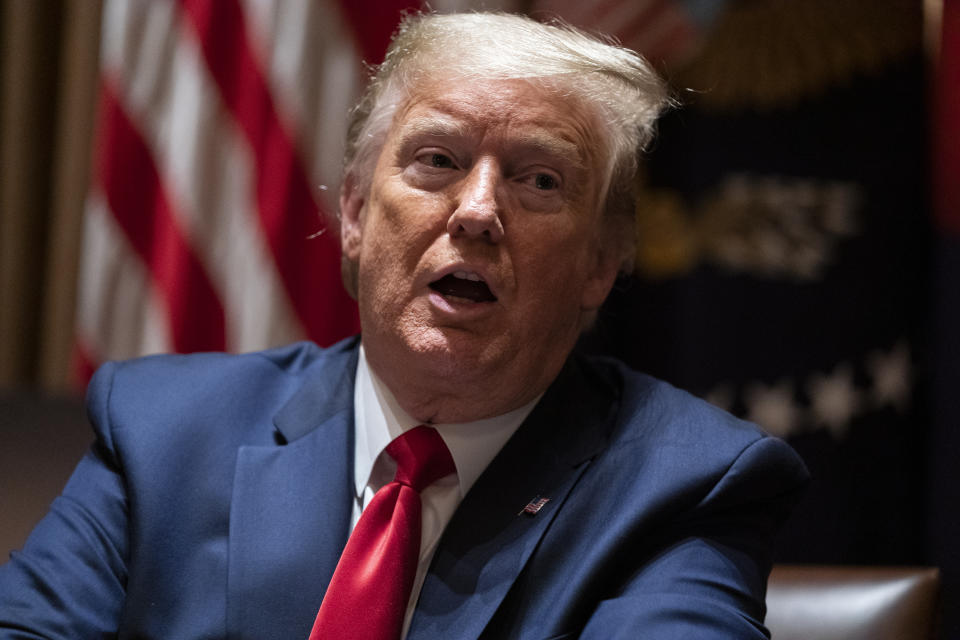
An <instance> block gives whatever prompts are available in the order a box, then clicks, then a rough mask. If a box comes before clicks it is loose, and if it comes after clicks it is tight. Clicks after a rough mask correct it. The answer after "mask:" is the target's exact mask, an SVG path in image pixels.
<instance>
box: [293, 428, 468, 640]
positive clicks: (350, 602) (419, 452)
mask: <svg viewBox="0 0 960 640" xmlns="http://www.w3.org/2000/svg"><path fill="white" fill-rule="evenodd" d="M387 453H388V454H389V455H390V457H391V458H393V459H394V460H396V461H397V474H396V475H395V476H394V478H393V482H390V483H388V484H386V485H384V486H383V487H381V488H380V490H379V491H377V493H376V494H374V496H373V499H372V500H370V504H369V505H367V508H366V509H364V510H363V514H362V515H361V516H360V520H358V521H357V526H356V527H354V529H353V533H352V534H350V539H349V540H347V546H346V548H345V549H344V550H343V554H342V555H341V556H340V562H339V563H337V569H336V571H334V572H333V578H332V579H331V580H330V586H329V587H327V593H326V595H324V597H323V603H322V604H321V605H320V612H319V613H318V614H317V620H316V622H314V623H313V631H311V632H310V639H309V640H348V639H351V638H357V639H358V640H359V639H363V640H387V639H390V640H397V639H398V638H400V633H401V632H402V630H403V619H404V616H405V614H406V611H407V602H408V601H409V600H410V589H411V588H412V587H413V579H414V577H415V576H416V574H417V564H418V562H419V557H420V506H421V505H420V492H421V491H422V490H423V489H425V488H426V487H428V486H430V485H431V484H433V483H434V482H436V481H437V480H439V479H440V478H442V477H444V476H446V475H449V474H451V473H454V472H456V467H455V466H454V464H453V458H451V457H450V451H449V450H447V445H445V444H444V442H443V439H442V438H441V437H440V434H439V433H437V431H436V430H435V429H433V428H432V427H428V426H426V425H420V426H419V427H415V428H413V429H411V430H410V431H407V432H406V433H404V434H403V435H401V436H399V437H398V438H397V439H395V440H394V441H393V442H391V443H390V444H389V445H387Z"/></svg>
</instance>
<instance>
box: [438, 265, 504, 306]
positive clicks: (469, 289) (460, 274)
mask: <svg viewBox="0 0 960 640" xmlns="http://www.w3.org/2000/svg"><path fill="white" fill-rule="evenodd" d="M430 288H431V289H433V290H434V291H436V292H437V293H439V294H440V295H442V296H443V297H445V298H446V297H454V298H462V299H464V300H469V301H471V302H496V301H497V297H496V296H495V295H493V292H492V291H490V287H488V286H487V283H486V282H484V281H483V279H481V278H480V276H478V275H477V274H475V273H473V272H468V271H457V272H455V273H451V274H448V275H445V276H443V277H442V278H440V279H439V280H436V281H434V282H431V283H430Z"/></svg>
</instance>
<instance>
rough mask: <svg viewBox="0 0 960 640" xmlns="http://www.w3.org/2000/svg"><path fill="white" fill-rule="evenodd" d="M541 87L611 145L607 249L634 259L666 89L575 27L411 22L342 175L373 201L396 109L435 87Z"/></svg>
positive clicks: (364, 112)
mask: <svg viewBox="0 0 960 640" xmlns="http://www.w3.org/2000/svg"><path fill="white" fill-rule="evenodd" d="M436 77H440V78H444V79H446V78H454V79H462V80H465V81H468V82H469V81H475V80H513V79H526V80H532V81H542V82H543V83H544V86H548V87H550V88H553V89H555V90H558V91H561V92H563V93H565V94H570V95H571V97H572V98H574V99H579V101H581V103H582V104H583V105H585V106H586V107H587V109H590V110H593V112H594V115H595V117H597V119H598V122H600V123H602V124H603V125H605V126H603V127H602V128H601V129H602V130H601V131H599V132H598V133H599V134H601V135H602V136H604V137H605V138H606V140H602V141H601V142H605V146H606V150H605V151H606V153H607V154H608V164H607V175H606V176H604V180H603V181H602V184H603V189H602V191H601V202H600V203H598V205H599V206H601V207H602V208H603V210H604V221H605V222H604V229H603V230H602V231H603V233H602V235H603V237H604V245H605V249H606V250H608V251H612V252H613V255H615V256H617V258H618V259H619V260H620V263H621V267H622V268H629V267H630V266H631V265H632V260H633V247H634V240H633V229H634V201H635V188H636V187H635V184H636V172H637V166H638V162H639V156H640V154H641V152H642V151H643V149H644V148H645V147H646V145H647V144H648V143H649V142H650V140H651V138H652V137H653V127H654V122H655V121H656V118H657V116H658V115H659V113H660V111H661V110H662V109H663V108H664V107H665V106H666V105H667V104H668V103H669V98H668V95H667V89H666V86H665V84H664V83H663V81H662V80H661V79H660V78H659V77H658V76H657V74H656V72H655V71H654V70H653V69H652V68H651V67H650V65H649V64H648V63H647V62H646V61H645V60H644V59H643V58H642V57H641V56H640V55H638V54H637V53H635V52H633V51H630V50H629V49H625V48H623V47H620V46H617V45H616V44H615V43H613V42H612V41H606V40H602V39H600V38H598V37H594V36H592V35H590V34H587V33H585V32H583V31H580V30H578V29H576V28H574V27H572V26H570V25H568V24H565V23H562V22H559V21H555V22H552V23H549V24H544V23H540V22H537V21H535V20H532V19H531V18H527V17H524V16H518V15H510V14H504V13H461V14H446V15H438V14H424V13H417V14H412V15H407V16H406V17H405V18H404V19H403V21H402V22H401V24H400V26H399V28H398V30H397V32H396V34H395V35H394V37H393V40H392V41H391V44H390V48H389V49H388V50H387V54H386V57H385V59H384V61H383V64H381V65H379V66H378V67H376V68H375V69H374V70H373V75H372V78H371V80H370V83H369V85H368V86H367V89H366V91H365V93H364V94H363V96H362V97H361V99H360V101H359V102H358V103H357V105H356V106H355V107H354V109H353V111H352V113H351V117H350V123H349V127H348V130H347V140H346V152H345V173H346V174H347V175H348V176H350V177H351V178H352V180H351V181H350V184H352V185H353V188H357V189H361V190H362V191H363V192H364V193H368V192H369V189H370V182H371V180H372V177H373V173H374V169H375V167H376V163H377V158H378V156H379V154H380V151H381V150H382V148H383V145H384V144H385V142H386V139H387V134H388V133H389V130H390V126H391V124H392V122H393V117H394V115H395V113H396V111H397V109H398V108H399V107H400V106H401V105H403V104H404V103H405V102H406V100H407V99H408V98H409V97H410V96H411V95H412V93H413V92H414V91H415V90H416V88H417V86H418V85H419V84H420V83H421V82H423V81H424V80H427V79H429V78H436Z"/></svg>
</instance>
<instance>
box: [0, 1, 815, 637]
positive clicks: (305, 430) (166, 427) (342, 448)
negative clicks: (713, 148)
mask: <svg viewBox="0 0 960 640" xmlns="http://www.w3.org/2000/svg"><path fill="white" fill-rule="evenodd" d="M665 95H666V94H665V90H664V88H663V86H662V83H661V82H660V81H659V79H657V77H656V75H655V74H654V73H653V72H652V71H651V70H650V69H649V67H648V66H647V65H646V63H645V62H643V61H642V60H641V59H640V58H639V57H637V56H635V55H634V54H632V53H630V52H627V51H625V50H622V49H619V48H616V47H613V46H610V45H607V44H604V43H601V42H599V41H597V40H595V39H593V38H590V37H587V36H585V35H582V34H580V33H578V32H575V31H573V30H569V29H566V28H561V27H554V26H543V25H538V24H536V23H534V22H532V21H530V20H527V19H525V18H519V17H512V16H504V15H482V14H476V15H454V16H414V17H411V18H408V19H407V20H406V21H405V22H404V25H403V26H402V28H401V30H400V31H399V33H398V35H397V36H396V37H395V39H394V41H393V43H392V45H391V49H390V51H389V52H388V55H387V58H386V61H385V62H384V64H383V66H382V67H381V68H380V69H379V70H378V72H377V74H376V76H375V78H374V79H373V82H372V84H371V87H370V89H369V90H368V92H367V94H366V95H365V96H364V98H363V99H362V101H361V103H360V105H359V106H358V107H357V110H356V112H355V113H354V118H353V121H352V123H351V127H350V132H349V135H348V153H347V162H346V170H345V178H344V182H343V187H342V191H341V207H340V209H341V211H340V212H341V225H340V228H341V239H342V248H343V257H344V273H345V281H346V283H347V286H348V288H350V289H351V291H352V292H353V293H354V294H355V296H356V298H357V300H358V303H359V309H360V316H361V323H362V328H363V329H362V340H361V339H352V340H348V341H346V342H344V343H341V344H338V345H336V346H334V347H332V348H331V349H328V350H322V349H318V348H316V347H315V346H313V345H310V344H299V345H293V346H291V347H287V348H283V349H277V350H273V351H268V352H264V353H259V354H248V355H242V356H227V355H212V354H206V355H194V356H161V357H156V358H147V359H142V360H136V361H131V362H127V363H119V364H116V363H114V364H109V365H107V366H105V367H104V368H103V369H101V370H100V371H99V372H98V374H97V375H96V377H95V379H94V380H93V382H92V383H91V386H90V390H89V398H88V400H89V407H90V415H91V419H92V421H93V423H94V427H95V429H96V431H97V436H98V439H97V441H96V443H95V445H94V447H93V449H92V451H91V453H90V454H89V455H88V456H87V457H86V458H85V459H84V460H83V461H82V462H81V463H80V466H79V467H78V469H77V471H76V473H75V474H74V477H73V478H72V479H71V481H70V483H69V484H68V486H67V487H66V489H65V490H64V494H63V496H62V497H61V498H59V499H58V500H57V501H56V502H55V503H54V505H53V507H52V509H51V513H50V515H49V516H47V518H46V519H45V520H44V521H43V522H42V523H41V524H40V525H39V526H38V527H37V529H36V531H35V532H34V534H33V535H32V536H31V538H30V540H29V541H28V543H27V545H26V546H25V548H24V550H23V552H21V553H19V554H14V555H13V556H12V560H11V562H10V563H9V564H8V565H6V566H5V567H4V568H3V569H2V570H0V629H6V631H0V638H13V637H51V638H93V637H97V638H99V637H105V636H113V635H114V634H117V635H119V636H120V637H146V638H214V637H231V638H234V637H236V638H307V637H308V635H309V637H310V638H321V637H328V638H342V637H356V638H372V637H391V638H399V637H404V636H405V637H406V638H408V639H409V640H415V639H419V638H477V637H484V638H547V637H554V638H561V637H564V638H565V637H571V638H572V637H585V638H604V639H606V638H636V637H650V638H715V637H716V638H752V637H757V638H760V637H765V636H766V631H765V630H764V628H763V626H762V620H763V615H764V604H763V598H764V590H765V583H766V576H767V573H768V571H769V568H770V547H771V539H772V536H773V534H774V532H775V530H776V528H777V526H778V525H779V523H780V522H781V521H782V519H783V518H784V517H785V514H786V512H787V511H788V510H789V508H790V506H791V504H792V502H793V500H794V499H795V496H796V493H797V491H798V488H799V487H800V486H801V485H802V483H803V481H804V479H805V472H804V470H803V467H802V464H801V463H800V462H799V460H798V459H797V458H796V456H795V455H794V454H793V453H792V451H790V449H789V448H788V447H787V446H786V445H785V444H783V443H782V442H780V441H779V440H776V439H773V438H769V437H766V436H765V435H764V434H763V433H762V432H760V431H759V430H758V429H756V428H755V427H753V426H751V425H748V424H746V423H743V422H740V421H738V420H736V419H734V418H732V417H731V416H728V415H726V414H724V413H722V412H721V411H719V410H716V409H714V408H712V407H710V406H708V405H706V404H705V403H702V402H700V401H698V400H696V399H694V398H692V397H690V396H688V395H686V394H684V393H683V392H680V391H678V390H676V389H673V388H671V387H669V386H668V385H665V384H663V383H660V382H657V381H655V380H653V379H651V378H649V377H646V376H643V375H641V374H638V373H635V372H632V371H629V370H627V369H625V368H624V367H623V366H621V365H620V364H618V363H617V362H614V361H608V360H591V359H586V358H581V357H577V356H571V355H570V354H571V352H572V350H573V346H574V343H575V342H576V340H577V337H578V335H579V334H580V332H581V331H582V330H583V329H584V328H585V327H587V326H588V325H589V324H590V322H591V320H592V318H593V316H594V315H595V313H596V311H597V309H598V307H599V306H600V304H601V303H602V302H603V300H604V298H605V297H606V295H607V293H608V292H609V290H610V288H611V286H612V284H613V281H614V278H615V276H616V273H617V271H618V268H620V267H621V266H622V265H624V264H626V263H628V262H629V254H630V247H631V246H632V227H631V222H632V216H633V204H632V197H631V195H630V194H631V191H632V185H633V183H634V179H635V178H634V176H635V172H636V162H637V154H638V152H639V150H641V149H642V147H643V146H644V145H645V144H646V143H647V142H648V140H649V138H650V132H651V129H652V125H653V121H654V119H655V117H656V114H657V112H658V111H659V110H660V109H661V108H662V107H663V105H664V103H665V102H666V97H665ZM413 433H416V434H427V435H424V436H423V437H424V438H428V439H434V440H431V441H432V442H435V441H437V440H439V441H441V442H442V444H440V445H437V446H438V447H439V448H440V449H442V452H443V453H442V455H444V456H446V453H445V452H449V457H445V458H444V459H445V460H446V462H444V463H443V464H442V465H440V466H441V467H443V470H442V471H440V472H438V473H436V474H434V475H435V476H437V477H436V478H434V477H431V478H430V479H429V480H428V481H426V482H423V483H420V484H422V485H424V486H419V485H418V482H416V481H413V480H409V481H408V480H406V479H404V480H401V476H404V474H406V475H411V474H410V473H407V472H406V471H403V469H404V468H405V467H404V465H405V464H406V462H405V461H404V455H405V454H403V451H402V450H400V449H402V447H401V448H400V449H398V445H396V444H395V443H398V442H406V438H407V437H408V435H409V434H413ZM401 434H404V435H403V436H402V437H401V438H398V439H397V440H394V438H397V437H398V436H400V435H401ZM437 434H439V439H436V438H435V437H436V435H437ZM417 437H419V436H417ZM391 441H393V442H391ZM404 446H405V445H404ZM431 446H433V445H431ZM417 455H419V454H417ZM413 457H416V456H413ZM447 463H450V465H451V466H449V467H446V466H443V465H445V464H447ZM419 473H420V472H419V471H417V472H415V473H413V474H412V475H418V474H419ZM395 474H396V477H395ZM391 478H395V482H393V483H391ZM390 487H393V488H394V489H395V491H393V494H391V495H392V497H391V498H390V500H394V501H395V502H396V504H397V505H400V504H401V503H403V504H404V505H406V506H404V507H403V509H400V508H399V506H398V507H394V506H392V505H393V503H392V502H391V506H390V507H389V509H387V511H388V513H387V516H386V519H387V520H386V522H388V524H384V523H383V522H379V523H377V522H374V520H375V518H376V517H379V516H375V515H371V514H372V513H374V512H376V513H378V514H379V513H380V511H379V510H380V509H381V507H382V505H383V500H384V498H383V496H384V495H386V494H387V493H388V492H389V491H388V490H390ZM411 487H412V488H411ZM398 496H400V497H398ZM408 499H409V500H410V502H403V501H404V500H408ZM404 509H411V510H412V511H409V512H406V513H407V515H408V517H407V518H406V520H405V521H404V523H403V525H402V526H401V525H397V524H396V522H397V520H391V519H390V518H395V517H397V514H398V513H400V512H402V511H404ZM410 513H412V514H414V515H413V516H410V515H409V514H410ZM401 515H402V514H401ZM371 523H373V524H371ZM354 525H355V527H354ZM381 525H382V527H381V529H376V527H377V526H381ZM371 527H374V529H371ZM406 527H410V528H411V529H410V530H411V531H412V530H416V535H415V536H414V537H413V538H411V537H410V535H413V534H410V535H407V529H406ZM400 529H402V531H400ZM351 530H352V531H353V533H352V534H351ZM371 530H375V531H376V533H374V534H370V533H369V531H371ZM384 531H387V532H386V533H384ZM398 531H399V532H398ZM394 535H397V536H399V537H400V539H402V544H400V546H404V545H407V546H409V544H410V540H411V539H412V540H413V543H412V548H411V549H412V550H411V549H408V550H407V553H408V556H409V555H411V554H412V557H406V559H405V560H403V561H402V562H401V561H399V560H398V561H397V562H396V563H394V561H393V556H392V555H391V554H392V553H393V551H383V548H386V547H390V548H391V549H392V548H393V547H392V546H391V545H393V544H394V542H393V540H394V538H392V537H391V536H394ZM371 536H372V538H371ZM378 536H379V537H378ZM348 539H349V542H348ZM371 539H374V540H376V541H378V542H376V544H374V545H373V547H375V548H371V545H370V544H369V542H370V540H371ZM378 545H379V546H378ZM345 546H346V550H345ZM338 563H339V565H340V566H339V567H338ZM401 565H402V567H401ZM398 567H401V568H398ZM395 571H400V572H401V573H402V574H403V577H402V578H398V577H396V576H395V574H394V573H391V572H395ZM328 586H329V589H328ZM358 594H359V595H358ZM318 611H319V613H318ZM381 625H385V626H381ZM384 628H387V629H388V630H387V631H383V629H384ZM311 629H313V633H312V634H311ZM374 629H377V631H374ZM27 630H29V631H27ZM30 634H34V635H30Z"/></svg>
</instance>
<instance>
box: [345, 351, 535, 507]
mask: <svg viewBox="0 0 960 640" xmlns="http://www.w3.org/2000/svg"><path fill="white" fill-rule="evenodd" d="M541 395H542V394H541ZM540 397H541V396H537V397H536V398H534V399H533V400H532V401H530V402H529V403H527V404H525V405H523V406H522V407H519V408H517V409H514V410H513V411H510V412H508V413H505V414H502V415H499V416H494V417H492V418H484V419H483V420H477V421H474V422H462V423H457V424H433V425H431V426H433V427H434V428H436V430H437V432H439V433H440V436H441V437H442V438H443V441H444V443H446V445H447V448H448V449H449V450H450V455H451V456H452V457H453V462H454V464H455V465H456V468H457V478H458V481H459V484H460V497H461V498H462V497H463V496H465V495H466V494H467V491H469V490H470V487H472V486H473V483H474V482H476V480H477V478H479V477H480V474H481V473H483V470H484V469H486V468H487V465H488V464H490V462H491V461H492V460H493V458H494V457H495V456H496V455H497V453H499V451H500V449H501V448H503V445H505V444H506V443H507V440H509V439H510V436H512V435H513V433H514V432H515V431H516V430H517V428H518V427H519V426H520V424H521V423H522V422H523V421H524V419H526V417H527V415H529V414H530V412H531V411H532V410H533V407H534V406H535V405H536V404H537V401H539V400H540ZM353 406H354V425H355V427H354V428H355V440H354V442H355V443H356V445H355V447H354V464H353V469H354V482H355V488H356V496H358V497H359V496H362V495H363V492H364V489H365V488H366V486H367V484H368V483H369V482H370V474H371V473H372V472H373V465H374V463H375V462H376V460H377V458H378V457H379V455H380V452H382V451H383V450H384V449H385V448H386V447H387V445H388V444H390V442H391V441H392V440H393V439H394V438H396V437H397V436H399V435H400V434H402V433H404V432H406V431H408V430H410V429H412V428H414V427H416V426H417V425H419V424H420V422H418V421H416V420H414V419H413V418H412V417H410V415H409V414H407V412H406V411H404V410H403V409H402V408H401V407H400V405H399V404H398V403H397V400H396V398H395V397H394V395H393V393H392V392H391V391H390V390H389V389H388V388H387V386H386V385H385V384H383V382H382V381H381V380H380V379H379V378H377V376H376V374H375V373H374V372H373V370H372V369H370V367H369V365H368V364H367V357H366V354H365V353H364V350H363V344H361V345H360V357H359V360H358V362H357V377H356V381H355V385H354V404H353Z"/></svg>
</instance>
